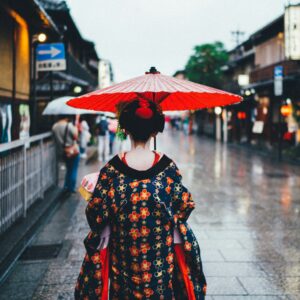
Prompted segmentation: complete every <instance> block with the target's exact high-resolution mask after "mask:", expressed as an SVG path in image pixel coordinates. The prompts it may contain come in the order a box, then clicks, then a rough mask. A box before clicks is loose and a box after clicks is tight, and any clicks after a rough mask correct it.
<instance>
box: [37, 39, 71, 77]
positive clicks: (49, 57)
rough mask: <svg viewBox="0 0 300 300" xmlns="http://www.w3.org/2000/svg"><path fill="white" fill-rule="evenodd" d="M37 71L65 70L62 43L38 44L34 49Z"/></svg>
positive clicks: (63, 46) (64, 55)
mask: <svg viewBox="0 0 300 300" xmlns="http://www.w3.org/2000/svg"><path fill="white" fill-rule="evenodd" d="M36 65H37V71H40V72H43V71H59V70H66V54H65V45H64V44H63V43H51V44H39V45H37V47H36Z"/></svg>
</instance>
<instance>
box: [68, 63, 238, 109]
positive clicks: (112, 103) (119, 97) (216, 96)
mask: <svg viewBox="0 0 300 300" xmlns="http://www.w3.org/2000/svg"><path fill="white" fill-rule="evenodd" d="M137 98H144V99H148V100H152V101H155V102H157V103H160V105H161V107H162V109H163V110H164V111H172V110H196V109H201V108H209V107H215V106H224V105H229V104H234V103H238V102H240V101H241V100H242V97H240V96H238V95H234V94H231V93H227V92H225V91H221V90H218V89H215V88H211V87H208V86H205V85H201V84H198V83H194V82H191V81H187V80H181V79H177V78H174V77H171V76H166V75H162V74H160V72H157V71H156V69H155V68H154V67H152V68H151V69H150V72H146V74H145V75H143V76H139V77H136V78H133V79H129V80H126V81H124V82H121V83H118V84H115V85H113V86H110V87H107V88H105V89H101V90H97V91H95V92H92V93H89V94H85V95H83V96H80V97H78V98H74V99H71V100H70V101H68V105H70V106H73V107H76V108H84V109H89V110H96V111H110V112H115V111H116V104H117V103H119V102H120V101H131V100H134V99H137Z"/></svg>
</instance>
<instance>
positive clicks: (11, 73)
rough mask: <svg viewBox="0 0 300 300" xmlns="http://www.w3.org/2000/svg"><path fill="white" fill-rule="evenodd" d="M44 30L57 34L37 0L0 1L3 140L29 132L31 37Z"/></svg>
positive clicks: (0, 135)
mask: <svg viewBox="0 0 300 300" xmlns="http://www.w3.org/2000/svg"><path fill="white" fill-rule="evenodd" d="M41 30H43V31H44V32H46V33H47V34H48V36H49V37H51V38H55V37H56V36H58V28H57V27H56V26H55V24H54V22H53V20H52V19H51V18H50V16H49V15H48V14H47V13H46V12H45V10H44V9H43V7H42V6H40V5H39V4H38V2H36V1H32V0H24V1H8V0H7V1H5V0H1V1H0V70H1V73H0V143H5V142H9V141H11V140H15V139H19V138H22V137H26V136H28V135H29V131H30V122H31V120H30V106H31V101H30V95H31V84H30V82H31V75H32V40H33V37H34V35H35V34H37V33H38V32H39V31H41Z"/></svg>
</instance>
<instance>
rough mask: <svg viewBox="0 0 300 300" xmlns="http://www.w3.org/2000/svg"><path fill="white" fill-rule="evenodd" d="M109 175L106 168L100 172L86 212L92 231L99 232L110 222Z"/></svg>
mask: <svg viewBox="0 0 300 300" xmlns="http://www.w3.org/2000/svg"><path fill="white" fill-rule="evenodd" d="M107 192H108V176H107V174H106V172H105V169H102V170H101V171H100V173H99V177H98V180H97V184H96V187H95V189H94V192H93V195H92V197H91V199H90V201H89V203H88V205H87V207H86V210H85V214H86V218H87V221H88V223H89V225H90V228H91V230H92V232H95V233H99V232H101V231H102V230H103V229H104V227H105V226H106V225H107V224H108V222H109V217H110V205H109V203H108V197H107Z"/></svg>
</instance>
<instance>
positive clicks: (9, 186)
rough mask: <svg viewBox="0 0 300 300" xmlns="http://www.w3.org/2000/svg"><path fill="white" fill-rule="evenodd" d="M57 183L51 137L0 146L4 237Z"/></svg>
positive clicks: (1, 229) (1, 228) (0, 214)
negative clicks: (5, 232)
mask: <svg viewBox="0 0 300 300" xmlns="http://www.w3.org/2000/svg"><path fill="white" fill-rule="evenodd" d="M56 182H57V166H56V149H55V144H54V140H53V138H52V134H51V133H44V134H40V135H36V136H33V137H30V138H28V139H25V140H17V141H14V142H11V143H7V144H1V145H0V234H1V233H3V232H4V231H6V230H7V229H8V228H9V227H10V226H11V225H13V224H14V223H15V222H16V221H17V220H18V219H19V218H21V217H26V213H27V210H28V209H29V208H30V206H31V205H32V204H34V203H35V202H36V201H37V200H38V199H41V198H43V197H44V192H45V191H46V190H47V189H49V187H51V186H52V185H54V184H56Z"/></svg>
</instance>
